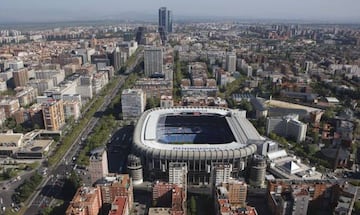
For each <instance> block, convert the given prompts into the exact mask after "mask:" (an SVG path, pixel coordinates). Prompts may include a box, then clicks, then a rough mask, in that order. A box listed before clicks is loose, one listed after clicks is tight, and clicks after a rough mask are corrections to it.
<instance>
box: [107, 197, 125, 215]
mask: <svg viewBox="0 0 360 215" xmlns="http://www.w3.org/2000/svg"><path fill="white" fill-rule="evenodd" d="M129 211H130V210H129V204H128V198H127V197H126V196H118V197H116V198H115V200H114V202H113V203H112V204H111V210H110V211H109V215H128V214H129Z"/></svg>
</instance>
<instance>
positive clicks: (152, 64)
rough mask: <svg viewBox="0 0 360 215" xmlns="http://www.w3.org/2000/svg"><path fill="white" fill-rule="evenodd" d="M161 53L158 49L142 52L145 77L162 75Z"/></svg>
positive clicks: (147, 49) (149, 48) (146, 49)
mask: <svg viewBox="0 0 360 215" xmlns="http://www.w3.org/2000/svg"><path fill="white" fill-rule="evenodd" d="M162 66H163V52H162V49H161V48H160V47H148V48H145V52H144V67H145V68H144V69H145V75H146V76H147V77H149V76H151V75H153V74H155V73H158V74H161V73H162Z"/></svg>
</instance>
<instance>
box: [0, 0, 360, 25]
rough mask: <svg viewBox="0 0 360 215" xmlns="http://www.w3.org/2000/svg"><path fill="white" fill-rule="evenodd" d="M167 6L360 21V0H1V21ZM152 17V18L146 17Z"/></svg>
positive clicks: (132, 13)
mask: <svg viewBox="0 0 360 215" xmlns="http://www.w3.org/2000/svg"><path fill="white" fill-rule="evenodd" d="M162 6H165V7H167V8H168V9H170V10H172V11H173V14H174V20H175V21H176V20H180V19H186V17H190V18H191V17H199V18H200V17H206V18H211V17H214V18H220V17H222V18H232V19H241V18H242V19H275V20H306V21H310V20H313V21H325V22H326V21H327V22H351V23H355V22H360V14H359V13H358V9H359V8H360V1H358V0H343V1H331V2H329V0H303V1H296V0H273V1H268V0H253V1H251V2H248V1H244V0H226V1H215V0H207V1H205V0H197V1H190V0H183V1H181V2H180V1H166V0H160V1H157V2H149V1H146V0H132V1H131V2H130V1H129V2H126V3H125V1H119V0H103V1H98V0H97V1H95V0H87V1H81V0H80V1H70V0H62V1H55V2H53V1H51V0H30V1H29V0H2V3H1V7H0V22H2V23H4V22H53V21H77V20H101V19H132V20H143V21H156V17H157V10H158V9H159V7H162ZM146 19H150V20H146Z"/></svg>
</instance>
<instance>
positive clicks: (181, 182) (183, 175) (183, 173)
mask: <svg viewBox="0 0 360 215" xmlns="http://www.w3.org/2000/svg"><path fill="white" fill-rule="evenodd" d="M186 182H187V165H186V163H177V162H171V163H169V183H170V184H176V185H178V186H179V187H183V188H185V189H186V186H187V183H186Z"/></svg>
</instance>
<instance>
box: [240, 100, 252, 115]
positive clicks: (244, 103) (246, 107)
mask: <svg viewBox="0 0 360 215" xmlns="http://www.w3.org/2000/svg"><path fill="white" fill-rule="evenodd" d="M239 108H240V109H243V110H246V112H251V111H252V110H253V107H252V105H251V103H250V102H249V101H247V100H245V99H242V100H241V102H240V104H239Z"/></svg>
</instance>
